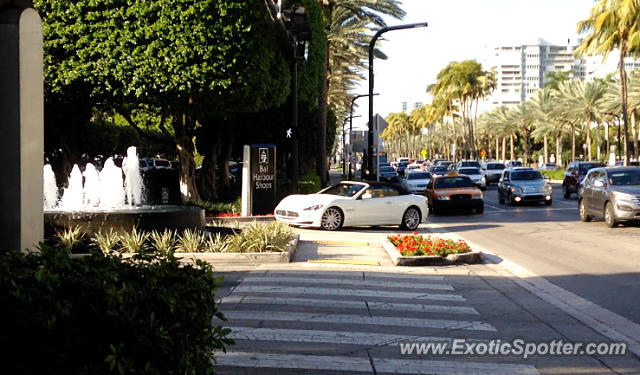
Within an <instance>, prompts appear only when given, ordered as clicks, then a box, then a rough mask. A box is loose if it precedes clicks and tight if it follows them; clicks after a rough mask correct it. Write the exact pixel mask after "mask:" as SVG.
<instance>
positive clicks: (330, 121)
mask: <svg viewBox="0 0 640 375" xmlns="http://www.w3.org/2000/svg"><path fill="white" fill-rule="evenodd" d="M337 127H338V118H337V117H336V114H335V112H334V111H332V110H329V111H328V112H327V145H326V147H327V155H332V154H333V143H334V142H335V141H336V130H337V129H336V128H337Z"/></svg>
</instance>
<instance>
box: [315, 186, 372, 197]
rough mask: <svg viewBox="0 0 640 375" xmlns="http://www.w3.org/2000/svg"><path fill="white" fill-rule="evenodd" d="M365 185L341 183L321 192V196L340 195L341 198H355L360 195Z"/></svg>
mask: <svg viewBox="0 0 640 375" xmlns="http://www.w3.org/2000/svg"><path fill="white" fill-rule="evenodd" d="M362 188H364V185H357V184H345V183H339V184H335V185H333V186H330V187H328V188H326V189H324V190H321V191H320V193H319V194H329V195H339V196H341V197H353V196H354V195H356V194H358V192H359V191H360V190H362Z"/></svg>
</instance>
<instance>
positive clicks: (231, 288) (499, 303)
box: [216, 226, 640, 374]
mask: <svg viewBox="0 0 640 375" xmlns="http://www.w3.org/2000/svg"><path fill="white" fill-rule="evenodd" d="M423 227H425V226H423ZM425 229H426V227H425V228H421V231H423V230H425ZM395 230H396V229H395V228H390V227H381V228H370V229H363V228H359V229H357V230H342V231H339V232H326V231H320V230H297V232H298V233H299V234H300V245H299V252H298V253H297V254H296V256H295V257H294V260H293V262H292V263H290V264H273V265H268V264H263V265H253V266H252V265H242V266H233V265H227V266H225V265H217V266H216V268H217V270H218V272H219V273H220V274H222V275H224V276H225V277H226V280H225V282H224V283H223V285H222V286H221V288H220V290H219V291H218V293H217V295H218V296H220V297H221V298H222V304H221V310H222V311H223V312H224V313H225V314H226V315H227V317H228V318H229V321H228V322H226V323H223V324H224V325H225V326H229V327H231V328H232V330H233V333H232V336H233V337H234V338H235V339H236V342H237V344H236V345H234V346H232V347H231V348H230V350H229V352H228V354H221V353H219V354H217V359H218V366H217V370H218V371H219V373H221V374H237V373H243V374H337V373H340V374H343V373H354V374H356V373H358V374H359V373H372V374H383V373H384V374H386V373H398V374H426V373H429V374H432V373H433V374H538V373H539V374H586V373H588V374H639V373H640V360H639V358H638V357H637V356H636V355H634V354H629V353H627V354H625V355H598V354H594V355H587V354H579V352H578V351H577V352H576V353H577V354H575V355H542V354H538V355H533V356H530V357H529V358H526V359H524V358H523V356H522V355H515V354H509V355H489V354H486V353H485V354H481V353H475V354H467V355H456V353H455V352H453V351H452V350H451V349H452V346H451V345H452V344H453V342H454V341H453V340H464V341H463V342H464V343H465V344H468V345H470V346H476V347H479V348H482V346H483V345H489V344H490V342H491V341H492V340H493V342H494V343H495V342H496V340H500V343H513V342H516V341H515V340H519V339H521V340H523V342H524V343H527V344H532V343H541V344H543V347H544V344H545V343H551V342H553V340H562V341H563V342H564V343H576V344H580V345H587V344H588V343H590V342H594V343H609V342H611V341H612V340H611V339H610V338H609V337H606V336H605V335H603V334H602V333H600V332H598V331H597V330H595V329H594V328H593V327H591V326H590V325H589V324H586V323H585V322H583V321H580V320H578V319H576V318H574V317H573V316H571V315H569V314H567V313H566V311H563V310H562V309H561V308H559V307H558V306H556V305H554V304H553V303H550V302H549V301H547V300H545V299H543V298H541V297H540V296H538V295H536V293H534V292H533V291H532V290H530V289H527V288H524V287H523V286H522V285H521V284H520V283H519V280H520V279H519V278H518V277H517V276H515V275H514V274H512V273H510V271H509V270H508V269H503V268H502V267H501V266H500V265H499V264H498V265H495V264H480V265H462V266H449V267H393V266H391V265H390V260H389V259H388V257H387V255H386V254H385V253H384V251H383V250H382V248H381V247H380V246H379V245H378V241H379V239H380V238H381V237H384V236H386V235H388V234H389V233H396V232H395ZM441 235H445V234H441ZM318 261H319V262H320V263H317V262H318ZM376 263H377V264H379V265H374V264H376ZM425 343H445V345H449V346H448V347H447V349H448V350H449V352H448V354H447V353H446V352H444V353H443V354H433V353H431V354H428V355H427V354H416V353H415V352H414V353H413V354H406V353H405V354H403V353H402V351H403V350H405V352H406V350H407V349H408V348H410V347H411V345H412V344H413V345H420V344H425ZM532 345H533V344H532Z"/></svg>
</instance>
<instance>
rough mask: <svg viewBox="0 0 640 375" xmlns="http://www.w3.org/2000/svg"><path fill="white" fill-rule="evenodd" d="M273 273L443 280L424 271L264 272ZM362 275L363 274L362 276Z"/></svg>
mask: <svg viewBox="0 0 640 375" xmlns="http://www.w3.org/2000/svg"><path fill="white" fill-rule="evenodd" d="M249 274H251V275H265V271H251V272H249ZM274 275H286V276H295V277H315V276H319V275H324V276H329V277H333V278H336V277H345V278H354V279H360V280H362V279H364V280H368V279H408V280H413V281H415V282H423V281H442V280H444V276H443V275H432V274H426V273H418V272H411V273H407V272H405V273H393V272H379V271H365V272H362V271H324V270H323V271H322V273H320V272H317V271H305V270H270V271H269V272H268V273H266V276H270V277H273V276H274ZM363 275H364V276H363Z"/></svg>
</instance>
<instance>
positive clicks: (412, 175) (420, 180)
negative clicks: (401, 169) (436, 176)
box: [402, 169, 432, 194]
mask: <svg viewBox="0 0 640 375" xmlns="http://www.w3.org/2000/svg"><path fill="white" fill-rule="evenodd" d="M431 178H432V175H431V173H429V172H426V171H423V170H421V169H411V170H408V171H407V176H406V178H404V179H403V180H402V187H403V188H405V189H406V190H407V191H409V192H410V193H413V194H424V189H425V188H426V187H427V184H428V183H429V181H431Z"/></svg>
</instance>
